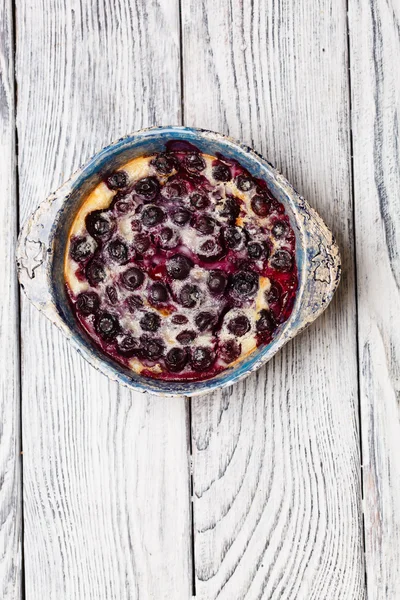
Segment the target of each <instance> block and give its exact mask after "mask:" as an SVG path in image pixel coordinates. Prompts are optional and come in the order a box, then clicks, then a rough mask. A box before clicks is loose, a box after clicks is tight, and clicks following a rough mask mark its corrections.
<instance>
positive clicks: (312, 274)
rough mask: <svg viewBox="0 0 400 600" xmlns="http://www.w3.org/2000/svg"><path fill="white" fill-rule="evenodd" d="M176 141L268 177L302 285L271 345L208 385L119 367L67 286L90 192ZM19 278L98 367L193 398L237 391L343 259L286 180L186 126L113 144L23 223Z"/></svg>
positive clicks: (319, 305)
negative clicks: (75, 309) (86, 327)
mask: <svg viewBox="0 0 400 600" xmlns="http://www.w3.org/2000/svg"><path fill="white" fill-rule="evenodd" d="M171 140H185V141H188V142H190V143H192V144H194V145H195V146H196V147H197V148H198V149H199V150H200V151H201V152H203V153H206V154H210V155H213V156H215V155H218V154H222V155H224V156H225V157H227V158H228V159H234V160H237V161H238V162H239V163H240V164H241V165H242V166H243V167H244V168H245V169H247V170H248V171H249V172H250V173H251V174H252V175H253V176H254V177H256V178H261V179H264V180H265V181H266V183H267V185H268V187H269V188H270V190H271V191H272V193H273V194H274V196H275V197H276V198H277V199H278V200H279V201H280V202H282V203H283V204H284V206H285V210H286V212H287V214H288V216H289V219H290V222H291V225H292V227H293V230H294V231H295V235H296V261H297V268H298V276H299V287H298V290H297V295H296V301H295V305H294V308H293V311H292V313H291V316H290V317H289V319H288V320H287V321H286V322H285V323H284V324H283V326H282V328H281V329H280V330H278V332H277V335H276V336H275V337H274V338H273V340H272V342H271V343H270V344H268V345H266V346H260V347H259V348H258V349H257V350H256V351H255V352H253V353H252V354H251V355H250V356H248V357H246V358H245V359H244V360H242V362H240V363H239V364H237V365H235V366H234V367H231V368H228V369H226V370H224V371H223V372H221V373H220V374H218V375H217V376H215V377H213V378H212V379H208V380H205V381H189V382H171V381H163V380H157V379H151V378H148V377H144V376H140V375H137V374H135V373H133V372H132V371H130V370H129V369H127V368H125V367H124V366H122V365H120V364H118V363H117V362H115V361H113V360H112V359H111V358H109V357H107V356H106V355H105V354H103V353H102V352H101V350H100V349H98V348H97V347H96V346H94V344H93V343H92V342H91V340H90V339H89V337H88V336H87V335H86V334H85V332H84V331H83V330H82V329H81V328H80V327H79V324H78V323H77V321H76V320H75V318H74V315H73V314H72V311H71V307H70V303H69V301H68V298H67V293H66V289H65V283H64V271H63V264H64V255H65V248H66V244H67V239H68V232H69V230H70V228H71V224H72V222H73V220H74V217H75V215H76V212H77V210H78V209H79V207H80V206H81V205H82V202H83V200H84V198H85V197H86V195H87V194H88V192H90V191H91V190H92V189H93V188H94V187H95V186H96V185H97V184H98V183H99V182H100V181H101V180H102V179H103V178H104V174H105V173H106V172H110V171H111V170H115V169H117V168H119V167H121V166H122V165H123V164H125V163H126V162H127V161H129V160H132V159H133V158H136V157H137V156H143V155H151V154H155V153H158V152H162V151H164V150H165V144H166V143H167V142H168V141H171ZM17 267H18V272H19V280H20V283H21V286H22V288H23V289H24V292H25V294H26V295H27V297H28V298H29V300H30V301H31V302H32V304H34V306H36V308H38V309H39V310H40V311H41V312H43V313H44V314H45V315H46V316H47V317H48V318H49V319H50V321H51V322H52V323H54V324H55V325H57V327H59V328H60V329H61V331H62V332H63V333H64V334H65V335H66V337H67V338H68V340H69V341H70V343H71V344H72V345H73V346H74V347H75V348H76V349H77V351H78V352H79V353H80V354H81V355H82V356H83V357H84V358H85V359H86V360H87V361H88V362H89V363H90V364H91V365H93V366H94V367H95V368H96V369H98V370H99V371H101V372H102V373H104V374H105V375H107V376H108V377H109V378H110V379H113V380H117V381H119V382H120V383H122V384H123V385H126V386H128V387H130V388H133V389H135V390H139V391H141V392H146V391H148V392H153V393H156V394H160V395H166V396H172V395H177V394H183V395H187V396H193V395H197V394H202V393H206V392H210V391H212V390H215V389H216V388H220V387H224V386H228V385H232V384H233V383H235V382H237V381H239V380H240V379H242V378H243V377H245V376H247V375H248V374H249V373H251V372H252V371H255V370H256V369H258V368H259V367H261V366H262V365H263V364H264V363H266V362H267V361H268V360H269V359H270V358H271V357H272V356H273V355H274V354H275V353H276V352H277V351H278V350H279V349H280V348H281V347H282V346H283V345H284V344H285V343H286V342H288V341H289V340H290V339H291V338H293V337H294V336H295V335H297V333H299V331H301V330H302V329H304V328H305V327H306V326H307V325H309V324H310V323H311V322H312V321H314V320H315V319H316V318H317V317H318V316H319V315H320V314H321V313H322V312H323V311H324V310H325V308H326V307H327V305H328V304H329V302H330V300H331V299H332V296H333V294H334V292H335V290H336V288H337V285H338V283H339V278H340V256H339V251H338V247H337V245H336V243H335V241H334V239H333V236H332V233H331V232H330V231H329V229H328V228H327V227H326V225H325V224H324V223H323V221H322V220H321V218H320V217H319V216H318V215H317V213H316V212H315V211H314V210H313V209H312V208H310V206H309V205H308V204H307V202H306V201H305V200H304V198H302V197H301V196H299V194H297V192H296V191H295V190H294V189H293V187H292V186H291V185H290V184H289V183H288V181H287V180H286V179H285V178H284V177H283V176H282V175H281V174H280V173H279V172H278V171H277V170H276V169H275V168H274V167H273V166H272V165H271V164H270V163H268V162H267V161H266V160H265V159H264V158H262V157H261V156H260V155H259V154H257V153H256V152H255V151H254V150H251V149H250V148H248V147H247V146H245V145H244V144H241V143H238V142H236V141H234V140H232V139H231V138H228V137H225V136H223V135H220V134H218V133H213V132H211V131H205V130H202V129H192V128H188V127H158V128H150V129H145V130H141V131H138V132H136V133H133V134H132V135H129V136H127V137H124V138H122V139H120V140H118V141H117V142H115V143H113V144H111V145H110V146H107V147H106V148H104V149H103V150H101V151H100V152H99V153H98V154H96V155H95V156H94V157H93V158H92V159H90V160H89V162H88V163H87V164H86V165H84V166H83V167H81V168H80V169H79V170H78V171H77V172H76V173H75V174H74V175H72V177H71V178H70V179H69V180H68V181H67V182H66V183H65V184H64V185H62V186H61V187H60V188H59V189H58V190H57V191H56V192H55V193H54V194H52V195H51V196H49V198H47V199H46V200H45V201H44V202H42V204H40V206H39V207H38V209H37V210H36V211H35V212H34V213H33V215H32V216H31V217H30V218H29V219H28V221H27V222H26V223H25V225H24V227H23V229H22V231H21V234H20V237H19V241H18V248H17Z"/></svg>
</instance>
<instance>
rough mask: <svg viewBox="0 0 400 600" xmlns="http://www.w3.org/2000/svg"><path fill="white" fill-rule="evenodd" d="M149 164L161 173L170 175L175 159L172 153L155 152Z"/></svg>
mask: <svg viewBox="0 0 400 600" xmlns="http://www.w3.org/2000/svg"><path fill="white" fill-rule="evenodd" d="M151 164H152V165H153V167H154V168H155V169H156V171H158V172H159V173H161V175H170V174H171V173H172V171H173V170H174V169H175V165H176V160H175V157H174V156H173V155H172V154H168V153H162V154H157V156H156V157H155V158H153V160H152V161H151Z"/></svg>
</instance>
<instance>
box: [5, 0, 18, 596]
mask: <svg viewBox="0 0 400 600" xmlns="http://www.w3.org/2000/svg"><path fill="white" fill-rule="evenodd" d="M0 182H1V194H0V290H1V301H0V415H1V416H0V597H1V598H2V599H3V600H17V599H19V598H20V597H21V577H22V571H21V528H22V514H21V509H22V506H21V505H22V503H21V459H20V450H21V435H20V385H19V384H20V377H19V305H18V290H17V277H16V270H15V266H14V249H15V243H16V237H17V213H18V202H17V189H16V148H15V111H14V40H13V21H12V3H11V1H10V0H2V1H0Z"/></svg>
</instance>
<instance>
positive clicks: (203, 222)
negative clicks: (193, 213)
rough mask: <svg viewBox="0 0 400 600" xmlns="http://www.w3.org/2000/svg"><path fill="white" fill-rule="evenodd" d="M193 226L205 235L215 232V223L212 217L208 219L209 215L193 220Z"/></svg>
mask: <svg viewBox="0 0 400 600" xmlns="http://www.w3.org/2000/svg"><path fill="white" fill-rule="evenodd" d="M192 225H193V227H194V228H195V229H197V231H199V232H200V233H202V234H203V235H210V234H211V233H213V232H214V228H215V221H214V219H213V218H212V217H208V216H207V215H199V216H198V217H197V218H195V219H193V223H192Z"/></svg>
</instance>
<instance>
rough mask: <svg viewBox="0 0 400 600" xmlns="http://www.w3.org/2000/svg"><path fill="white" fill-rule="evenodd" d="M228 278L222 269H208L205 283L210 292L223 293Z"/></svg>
mask: <svg viewBox="0 0 400 600" xmlns="http://www.w3.org/2000/svg"><path fill="white" fill-rule="evenodd" d="M227 282H228V280H227V277H226V275H225V274H224V273H222V271H210V274H209V276H208V280H207V285H208V289H209V290H210V292H211V293H212V294H223V293H224V291H225V288H226V284H227Z"/></svg>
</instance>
